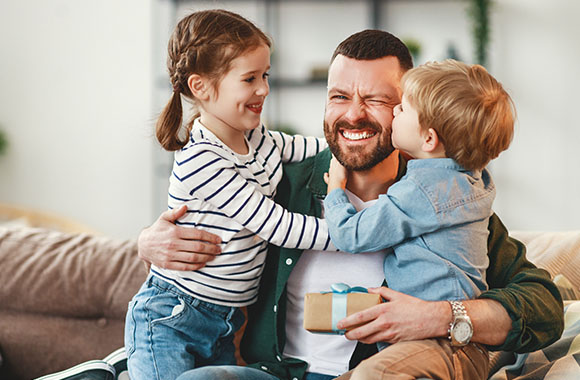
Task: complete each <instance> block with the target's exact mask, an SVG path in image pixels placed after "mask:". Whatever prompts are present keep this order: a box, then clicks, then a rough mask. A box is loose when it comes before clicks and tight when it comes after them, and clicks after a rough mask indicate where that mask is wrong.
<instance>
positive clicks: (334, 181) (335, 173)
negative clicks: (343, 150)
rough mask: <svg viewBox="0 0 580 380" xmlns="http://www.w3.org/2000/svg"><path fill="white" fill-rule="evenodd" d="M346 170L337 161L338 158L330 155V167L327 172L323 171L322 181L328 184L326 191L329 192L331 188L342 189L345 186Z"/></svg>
mask: <svg viewBox="0 0 580 380" xmlns="http://www.w3.org/2000/svg"><path fill="white" fill-rule="evenodd" d="M347 175H348V172H347V170H346V169H345V168H344V166H342V165H341V164H340V162H338V160H337V159H336V158H335V157H334V156H332V159H331V160H330V168H329V169H328V173H324V182H326V184H327V185H328V189H327V191H326V193H327V194H328V193H330V192H331V191H332V190H335V189H343V190H344V188H345V187H346V179H347Z"/></svg>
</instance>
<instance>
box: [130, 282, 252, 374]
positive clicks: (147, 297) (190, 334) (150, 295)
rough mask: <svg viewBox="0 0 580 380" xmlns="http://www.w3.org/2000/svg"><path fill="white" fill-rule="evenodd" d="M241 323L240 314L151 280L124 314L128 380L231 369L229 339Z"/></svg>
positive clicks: (232, 345) (231, 349) (234, 310)
mask: <svg viewBox="0 0 580 380" xmlns="http://www.w3.org/2000/svg"><path fill="white" fill-rule="evenodd" d="M243 323H244V314H243V312H242V311H241V310H240V309H238V308H235V307H227V306H221V305H214V304H211V303H208V302H204V301H200V300H198V299H196V298H195V297H192V296H190V295H187V294H185V293H183V292H182V291H180V290H179V289H178V288H176V287H175V286H173V285H171V284H169V283H167V282H165V281H163V280H160V279H158V278H157V277H154V276H151V275H150V276H149V278H148V279H147V281H146V282H145V283H144V284H143V286H142V287H141V289H140V290H139V292H138V293H137V295H135V297H133V299H132V300H131V302H130V303H129V309H128V311H127V318H126V322H125V346H126V349H127V356H128V368H129V376H130V377H131V379H134V380H141V379H143V380H155V379H157V380H173V379H176V378H177V377H178V376H179V375H181V374H182V373H184V372H186V371H188V370H191V369H193V368H197V367H201V366H204V365H210V364H214V365H221V364H224V365H233V364H236V359H235V347H234V342H233V340H234V333H235V332H236V331H237V330H239V329H240V327H241V326H242V324H243Z"/></svg>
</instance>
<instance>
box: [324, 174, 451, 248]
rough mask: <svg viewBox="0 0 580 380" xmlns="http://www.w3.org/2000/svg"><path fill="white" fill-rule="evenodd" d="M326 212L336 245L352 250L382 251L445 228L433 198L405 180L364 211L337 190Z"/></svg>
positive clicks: (330, 196) (326, 207)
mask: <svg viewBox="0 0 580 380" xmlns="http://www.w3.org/2000/svg"><path fill="white" fill-rule="evenodd" d="M324 215H325V220H326V221H327V223H328V228H329V231H330V236H331V238H332V242H333V243H334V245H335V246H336V247H337V248H338V249H340V250H343V251H346V252H352V253H358V252H374V251H378V250H380V249H385V248H388V247H392V246H394V245H397V244H399V243H401V242H402V241H403V240H406V239H409V238H412V237H416V236H420V235H423V234H425V233H428V232H433V231H435V230H437V229H439V228H441V223H440V221H439V219H438V218H437V215H436V213H435V212H434V211H433V205H432V204H431V202H430V200H429V199H428V198H427V197H426V196H425V194H424V193H423V191H422V190H420V189H419V188H418V187H417V186H416V185H415V184H414V183H413V182H412V181H408V180H404V179H403V180H401V181H399V182H397V183H395V184H394V185H392V186H391V187H390V188H389V192H388V193H387V194H386V195H380V196H379V198H378V199H377V202H376V203H375V204H374V205H372V206H370V207H368V208H366V209H364V210H362V211H360V212H357V211H356V209H355V208H354V206H353V205H352V204H351V203H350V202H349V200H348V197H347V196H346V194H345V192H344V191H343V190H342V189H335V190H333V191H331V192H330V193H329V194H328V195H327V197H326V199H325V200H324Z"/></svg>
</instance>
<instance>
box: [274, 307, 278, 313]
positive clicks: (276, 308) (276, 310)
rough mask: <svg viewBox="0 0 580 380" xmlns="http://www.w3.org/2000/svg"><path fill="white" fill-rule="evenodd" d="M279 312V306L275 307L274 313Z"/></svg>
mask: <svg viewBox="0 0 580 380" xmlns="http://www.w3.org/2000/svg"><path fill="white" fill-rule="evenodd" d="M276 312H278V305H274V313H276Z"/></svg>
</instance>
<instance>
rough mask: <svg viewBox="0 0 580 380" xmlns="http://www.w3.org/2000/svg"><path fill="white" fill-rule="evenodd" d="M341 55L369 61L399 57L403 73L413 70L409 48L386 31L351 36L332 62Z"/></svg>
mask: <svg viewBox="0 0 580 380" xmlns="http://www.w3.org/2000/svg"><path fill="white" fill-rule="evenodd" d="M339 54H340V55H344V56H345V57H348V58H353V59H358V60H367V61H370V60H373V59H379V58H383V57H388V56H393V57H397V59H398V60H399V64H400V65H401V68H402V69H403V71H407V70H409V69H412V68H413V58H411V53H409V49H408V48H407V46H405V44H404V43H403V41H401V40H400V39H398V38H397V37H395V36H393V35H392V34H391V33H389V32H385V31H384V30H377V29H367V30H363V31H362V32H358V33H355V34H353V35H351V36H350V37H348V38H347V39H346V40H344V41H342V42H341V43H340V45H338V47H337V48H336V50H335V51H334V54H333V55H332V59H331V60H330V62H331V63H332V62H333V61H334V58H336V56H337V55H339Z"/></svg>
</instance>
